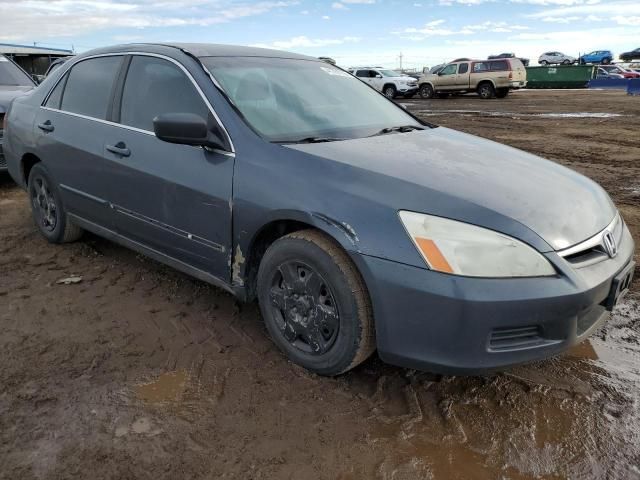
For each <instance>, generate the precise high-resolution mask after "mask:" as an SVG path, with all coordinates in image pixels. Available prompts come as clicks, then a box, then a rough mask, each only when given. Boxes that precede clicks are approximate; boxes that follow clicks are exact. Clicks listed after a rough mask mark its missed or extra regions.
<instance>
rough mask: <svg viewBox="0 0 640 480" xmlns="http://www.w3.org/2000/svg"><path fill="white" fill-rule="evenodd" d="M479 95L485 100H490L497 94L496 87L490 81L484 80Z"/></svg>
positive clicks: (479, 87) (479, 88)
mask: <svg viewBox="0 0 640 480" xmlns="http://www.w3.org/2000/svg"><path fill="white" fill-rule="evenodd" d="M478 95H480V98H482V99H483V100H489V99H491V98H494V97H495V96H496V89H495V88H494V87H493V85H492V84H491V83H490V82H483V83H481V84H480V85H479V86H478Z"/></svg>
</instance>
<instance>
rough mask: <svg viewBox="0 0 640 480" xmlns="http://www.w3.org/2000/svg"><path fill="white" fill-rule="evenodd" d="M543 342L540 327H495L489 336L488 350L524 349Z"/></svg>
mask: <svg viewBox="0 0 640 480" xmlns="http://www.w3.org/2000/svg"><path fill="white" fill-rule="evenodd" d="M541 343H543V338H542V336H541V332H540V327H539V326H537V325H531V326H528V327H515V328H496V329H494V330H493V331H492V332H491V335H490V336H489V350H491V351H494V352H500V351H506V350H524V349H527V348H531V347H535V346H537V345H539V344H541Z"/></svg>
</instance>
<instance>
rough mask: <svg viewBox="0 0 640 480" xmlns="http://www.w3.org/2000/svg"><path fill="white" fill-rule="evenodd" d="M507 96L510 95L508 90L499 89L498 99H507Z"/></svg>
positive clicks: (497, 92) (497, 91)
mask: <svg viewBox="0 0 640 480" xmlns="http://www.w3.org/2000/svg"><path fill="white" fill-rule="evenodd" d="M507 95H509V89H508V88H498V89H497V90H496V98H505V97H506V96H507Z"/></svg>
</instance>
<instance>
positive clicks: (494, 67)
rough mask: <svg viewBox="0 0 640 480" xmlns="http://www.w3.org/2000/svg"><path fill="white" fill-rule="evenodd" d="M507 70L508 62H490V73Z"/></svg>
mask: <svg viewBox="0 0 640 480" xmlns="http://www.w3.org/2000/svg"><path fill="white" fill-rule="evenodd" d="M502 70H509V62H507V61H506V60H499V61H497V62H491V71H493V72H495V71H502Z"/></svg>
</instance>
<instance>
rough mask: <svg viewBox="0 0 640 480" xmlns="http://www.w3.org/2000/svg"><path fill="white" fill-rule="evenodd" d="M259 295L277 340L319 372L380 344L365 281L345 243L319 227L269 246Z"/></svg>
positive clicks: (343, 365)
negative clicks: (376, 341) (351, 258)
mask: <svg viewBox="0 0 640 480" xmlns="http://www.w3.org/2000/svg"><path fill="white" fill-rule="evenodd" d="M258 299H259V302H260V309H261V311H262V316H263V318H264V321H265V323H266V326H267V330H268V331H269V334H270V335H271V338H272V339H273V341H274V343H275V344H276V345H277V346H278V347H279V348H280V349H281V350H282V351H283V352H284V353H285V354H286V355H287V356H288V357H289V359H290V360H291V361H293V362H295V363H297V364H298V365H301V366H303V367H305V368H307V369H309V370H311V371H313V372H315V373H318V374H321V375H338V374H340V373H343V372H346V371H347V370H350V369H351V368H353V367H355V366H356V365H358V364H359V363H361V362H363V361H364V360H366V359H367V358H368V357H369V355H371V353H372V352H373V351H374V349H375V333H374V327H373V318H372V312H371V304H370V300H369V296H368V293H367V291H366V288H365V286H364V282H363V280H362V278H361V276H360V274H359V272H358V271H357V269H356V267H355V266H354V265H353V263H352V262H351V260H350V259H349V257H348V255H347V254H346V253H345V252H344V250H342V248H341V247H340V245H338V244H337V243H336V242H335V241H334V240H333V239H331V238H330V237H328V236H326V235H325V234H323V233H321V232H319V231H316V230H303V231H299V232H294V233H291V234H289V235H286V236H284V237H282V238H280V239H279V240H277V241H276V242H275V243H273V245H271V246H270V247H269V249H268V250H267V251H266V253H265V254H264V257H263V258H262V261H261V262H260V268H259V270H258Z"/></svg>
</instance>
